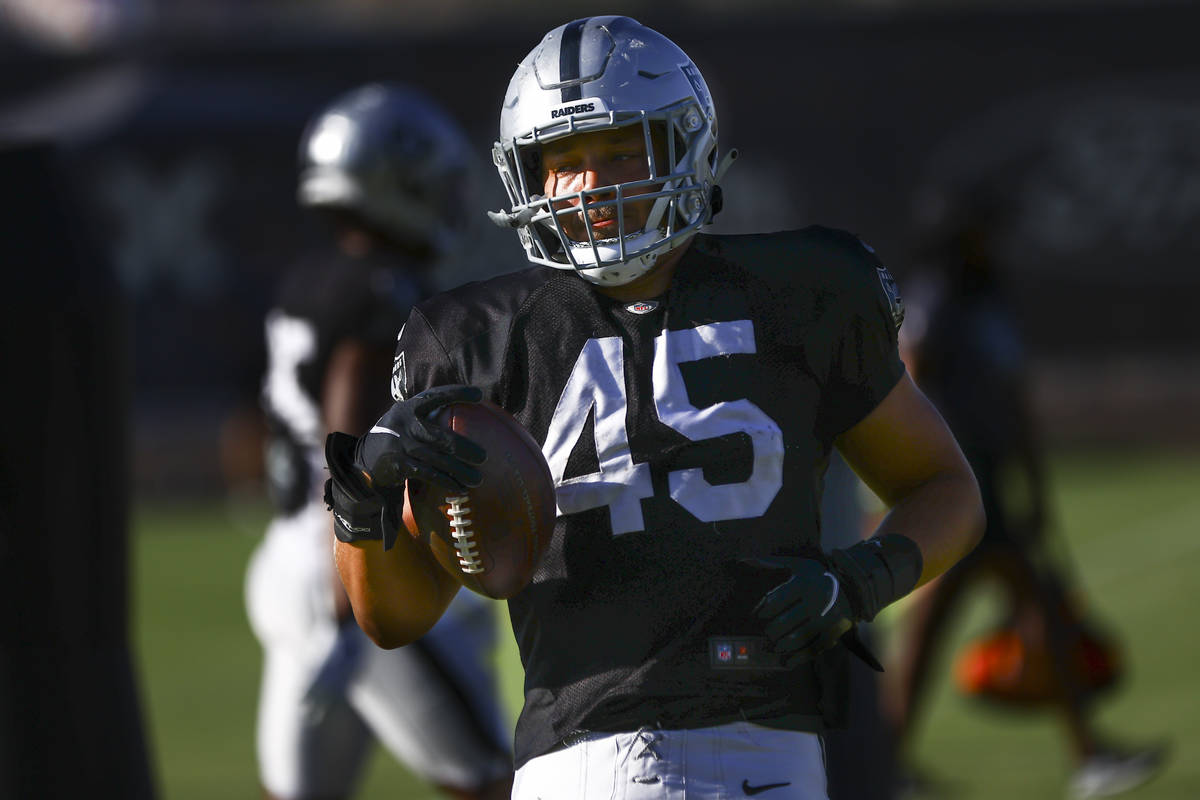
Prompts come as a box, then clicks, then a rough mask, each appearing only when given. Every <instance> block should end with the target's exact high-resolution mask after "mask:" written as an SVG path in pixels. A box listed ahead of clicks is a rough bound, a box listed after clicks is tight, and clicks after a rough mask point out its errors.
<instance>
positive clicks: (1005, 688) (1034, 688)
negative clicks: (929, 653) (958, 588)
mask: <svg viewBox="0 0 1200 800" xmlns="http://www.w3.org/2000/svg"><path fill="white" fill-rule="evenodd" d="M1074 630H1075V633H1076V635H1075V637H1074V641H1073V642H1071V643H1070V644H1069V645H1068V647H1069V649H1068V653H1069V656H1070V669H1072V670H1074V673H1075V677H1076V678H1077V679H1078V680H1079V681H1080V683H1081V686H1082V687H1083V691H1084V693H1085V695H1086V696H1087V697H1088V699H1094V697H1095V696H1097V695H1098V694H1100V693H1102V692H1103V691H1105V690H1108V689H1111V688H1112V687H1113V686H1115V685H1116V683H1117V681H1118V679H1119V678H1120V676H1121V674H1122V660H1121V657H1120V653H1119V651H1118V648H1117V646H1116V643H1115V642H1114V641H1113V640H1112V639H1111V638H1109V637H1107V636H1104V635H1102V634H1100V633H1098V632H1097V631H1095V630H1093V629H1091V628H1089V627H1087V626H1085V625H1083V624H1082V623H1076V625H1075V628H1074ZM954 679H955V683H956V684H957V686H958V689H959V691H960V692H962V693H963V694H965V695H968V696H971V697H978V698H982V699H984V700H988V701H990V702H993V703H997V704H999V705H1003V706H1010V707H1030V708H1035V707H1039V706H1044V705H1046V704H1048V703H1050V702H1051V701H1052V700H1053V698H1054V693H1053V691H1052V689H1053V685H1054V680H1055V678H1054V675H1053V670H1052V667H1051V660H1050V653H1049V652H1048V651H1047V650H1046V648H1045V646H1044V645H1042V644H1031V643H1029V642H1027V641H1026V640H1025V639H1024V638H1023V637H1022V636H1021V635H1020V633H1018V631H1017V630H1016V629H1015V628H1012V627H1002V628H999V629H997V630H995V631H993V632H992V633H990V634H987V635H986V636H983V637H980V638H978V639H976V640H974V641H972V642H969V643H967V644H966V645H965V646H964V647H963V648H962V649H961V650H960V651H959V653H958V656H957V657H956V658H955V663H954Z"/></svg>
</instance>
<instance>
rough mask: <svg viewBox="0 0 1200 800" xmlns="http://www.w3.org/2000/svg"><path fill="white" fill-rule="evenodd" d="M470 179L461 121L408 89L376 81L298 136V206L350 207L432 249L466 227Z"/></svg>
mask: <svg viewBox="0 0 1200 800" xmlns="http://www.w3.org/2000/svg"><path fill="white" fill-rule="evenodd" d="M472 179H473V176H472V169H471V149H470V145H469V144H468V142H467V139H466V136H465V135H464V134H463V133H462V131H461V129H460V128H459V126H458V125H457V124H456V123H455V122H454V121H453V120H452V119H451V118H450V116H449V115H448V114H447V113H446V112H444V111H443V110H442V109H441V108H439V107H438V106H437V105H436V104H435V103H434V102H433V101H432V100H430V99H429V98H427V97H425V96H424V95H423V94H421V93H419V92H417V91H416V90H414V89H410V88H407V87H400V86H394V85H388V84H381V83H373V84H369V85H366V86H362V87H360V88H358V89H355V90H353V91H351V92H349V93H347V94H345V95H342V96H341V97H339V98H337V99H336V100H334V101H333V102H332V103H331V104H330V105H329V106H327V107H326V108H325V109H324V110H323V111H322V112H321V113H320V114H318V115H317V116H316V117H315V118H314V119H313V120H312V121H311V122H310V123H309V125H308V128H307V130H306V131H305V132H304V135H303V137H302V138H301V141H300V181H299V187H298V192H297V193H298V198H299V201H300V204H301V205H304V206H309V207H313V208H328V209H340V210H343V211H347V212H349V213H351V214H353V215H355V216H358V217H359V218H361V219H362V220H363V222H364V223H366V224H368V225H370V226H371V227H373V228H375V229H376V230H378V231H380V232H381V233H384V234H385V235H387V236H389V237H391V238H393V239H394V240H396V241H397V242H400V243H401V244H406V245H418V246H427V247H429V248H430V249H431V251H432V252H433V254H434V255H441V254H445V253H447V252H449V251H450V250H451V249H453V248H454V247H455V246H456V245H457V244H458V243H459V239H460V238H461V237H462V234H463V233H464V232H465V230H466V228H467V223H468V219H469V218H468V216H467V212H468V209H469V203H470V200H471V196H472V187H471V181H472Z"/></svg>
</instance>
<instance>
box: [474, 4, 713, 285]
mask: <svg viewBox="0 0 1200 800" xmlns="http://www.w3.org/2000/svg"><path fill="white" fill-rule="evenodd" d="M625 126H640V127H641V130H642V135H643V136H644V139H645V144H646V148H645V150H646V154H647V162H648V167H649V174H648V177H647V178H646V179H645V180H640V181H634V182H629V183H619V184H615V185H612V186H605V187H596V188H594V189H590V190H587V191H579V192H573V193H569V194H564V195H558V196H554V197H546V196H544V195H543V194H542V192H543V191H544V189H543V183H542V174H541V158H540V157H541V148H542V145H544V144H545V143H547V142H551V141H554V140H556V139H561V138H563V137H565V136H571V135H573V134H577V133H586V132H591V131H598V130H606V129H613V128H620V127H625ZM656 143H657V144H658V147H655V144H656ZM664 154H665V163H664V160H663V155H664ZM734 157H736V151H731V153H730V154H729V155H728V156H726V159H725V161H724V162H722V164H721V165H720V166H718V163H717V112H716V109H715V108H714V107H713V101H712V95H710V94H709V91H708V86H707V85H706V84H705V82H704V78H703V77H701V75H700V71H699V70H698V69H697V68H696V65H695V64H693V63H692V60H691V59H690V58H688V56H687V54H686V53H684V52H683V51H682V50H681V49H679V47H678V46H676V45H675V43H674V42H672V41H671V40H670V39H668V38H666V37H665V36H663V35H662V34H660V33H658V32H656V31H654V30H651V29H650V28H647V27H646V26H644V25H642V24H641V23H639V22H636V21H634V20H632V19H630V18H629V17H620V16H605V17H588V18H585V19H578V20H575V21H574V22H569V23H567V24H565V25H561V26H559V27H557V28H555V29H554V30H552V31H550V32H549V33H548V34H546V36H545V38H543V39H542V41H541V42H540V43H539V44H538V45H537V47H535V48H534V49H533V50H532V51H531V52H530V53H529V55H527V56H526V57H525V59H524V60H523V61H522V62H521V63H520V65H518V67H517V71H516V73H515V74H514V75H513V77H512V80H511V81H510V82H509V84H508V93H507V95H506V96H505V98H504V107H503V108H502V109H501V111H500V139H499V141H497V142H496V143H495V144H494V145H493V147H492V160H493V163H495V165H496V169H497V170H498V171H499V173H500V179H501V180H502V181H503V182H504V188H505V190H506V191H507V193H508V199H509V202H510V203H511V208H509V209H508V210H507V211H500V212H488V213H489V216H491V218H492V220H493V221H494V222H496V223H497V224H498V225H507V226H511V227H513V228H515V229H516V230H517V235H518V237H519V239H520V241H521V245H522V246H523V247H524V248H525V254H526V256H527V257H528V258H529V260H530V261H532V262H533V263H535V264H545V265H547V266H551V267H556V268H559V269H574V270H576V271H577V272H578V273H579V274H580V275H582V276H583V277H584V278H585V279H586V280H588V281H591V282H592V283H596V284H601V285H607V286H620V285H623V284H626V283H629V282H630V281H632V280H634V279H636V278H638V277H639V276H641V275H643V274H645V273H646V272H647V271H649V270H650V269H652V268H653V267H654V265H655V264H656V263H657V261H658V259H659V258H660V257H661V256H662V255H663V254H665V253H667V252H669V251H671V250H673V249H675V248H677V247H679V246H681V245H683V244H685V243H686V242H687V241H688V240H689V239H690V238H691V237H692V236H693V235H695V233H696V231H697V230H698V229H699V228H700V227H701V226H702V225H704V224H705V223H707V222H708V221H709V220H710V219H711V218H712V215H713V214H714V213H715V211H716V210H718V209H717V208H715V207H714V202H713V201H714V194H715V193H716V192H717V189H716V186H717V181H718V180H719V178H720V174H721V172H723V171H724V169H725V168H726V167H728V165H729V163H730V162H731V161H732V159H733V158H734ZM631 191H633V192H634V193H636V194H638V196H639V200H645V199H647V198H649V199H652V200H653V203H652V205H651V210H650V214H649V218H648V219H647V221H646V223H645V225H644V226H643V227H641V228H640V229H639V230H626V222H625V215H624V214H623V213H622V210H621V209H622V203H623V202H624V199H625V198H627V197H628V196H629V195H630V193H631ZM717 203H718V204H719V199H718V201H717ZM613 205H615V206H616V207H617V220H618V226H617V230H616V235H615V236H614V235H612V234H605V235H604V238H601V237H599V236H597V234H596V231H595V229H594V228H593V226H592V220H591V217H590V216H589V213H588V212H589V210H595V209H597V208H599V207H601V206H613ZM556 209H557V210H556ZM566 215H579V216H580V217H581V218H582V220H583V221H584V223H585V226H586V231H587V239H586V240H576V239H572V238H570V237H568V236H567V234H566V232H565V231H564V229H563V225H562V222H561V220H560V219H559V218H560V217H563V216H566Z"/></svg>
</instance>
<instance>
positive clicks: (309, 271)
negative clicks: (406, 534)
mask: <svg viewBox="0 0 1200 800" xmlns="http://www.w3.org/2000/svg"><path fill="white" fill-rule="evenodd" d="M427 294H428V293H427V292H426V291H425V289H424V286H423V284H421V283H420V282H418V280H417V279H416V278H415V277H413V276H412V275H410V274H408V273H405V272H404V271H402V270H400V269H398V268H396V267H395V266H394V262H392V261H390V260H384V259H382V258H363V259H351V258H345V257H342V256H338V255H330V256H328V257H326V258H323V259H319V260H312V261H308V262H304V263H301V264H299V265H297V266H296V267H295V268H294V269H292V270H291V271H290V272H289V273H288V275H287V277H286V278H285V279H284V282H283V283H282V285H281V286H280V289H279V294H278V300H277V302H276V304H275V305H274V307H273V308H272V309H271V310H270V312H268V314H267V316H266V320H265V325H264V328H265V334H266V341H267V371H266V374H265V375H264V377H263V383H262V394H261V400H262V407H263V409H264V411H265V412H266V416H267V424H268V431H269V441H268V445H267V453H266V467H267V475H268V486H269V488H270V493H271V496H272V498H273V499H274V501H275V503H276V505H277V507H278V508H279V509H280V510H281V511H282V512H284V513H290V512H293V511H296V510H298V509H299V508H301V507H302V506H303V505H304V503H305V502H306V501H307V500H308V498H309V497H311V496H313V488H314V486H315V485H316V484H317V483H319V482H320V481H321V480H323V475H322V472H323V470H322V469H321V468H322V467H323V465H324V455H323V453H322V449H321V448H322V443H323V441H324V436H325V431H324V424H323V422H322V414H321V408H320V404H321V395H322V386H323V384H324V380H325V373H326V371H327V370H328V368H329V360H330V357H331V355H332V353H333V350H334V348H335V347H336V346H337V345H338V344H339V343H341V342H343V341H347V340H355V341H358V342H361V343H363V344H365V345H367V346H369V347H372V348H378V349H381V350H383V351H384V352H387V351H390V350H391V349H393V348H394V346H395V342H396V335H397V333H398V332H399V330H400V328H401V326H402V325H403V323H404V320H405V319H406V318H407V316H408V313H409V311H410V310H411V309H412V306H413V305H414V304H415V303H416V302H417V301H418V300H419V299H421V298H422V297H424V296H426V295H427ZM368 388H369V389H371V388H376V387H368ZM378 391H379V399H380V405H381V408H386V406H387V404H388V397H387V393H386V391H385V390H384V388H383V387H378Z"/></svg>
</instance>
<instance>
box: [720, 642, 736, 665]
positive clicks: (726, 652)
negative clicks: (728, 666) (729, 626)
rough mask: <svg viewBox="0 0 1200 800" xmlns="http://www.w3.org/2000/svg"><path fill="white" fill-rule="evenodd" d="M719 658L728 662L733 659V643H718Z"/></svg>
mask: <svg viewBox="0 0 1200 800" xmlns="http://www.w3.org/2000/svg"><path fill="white" fill-rule="evenodd" d="M717 660H718V661H722V662H725V663H728V662H730V661H732V660H733V645H732V644H731V643H729V642H718V643H717Z"/></svg>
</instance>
